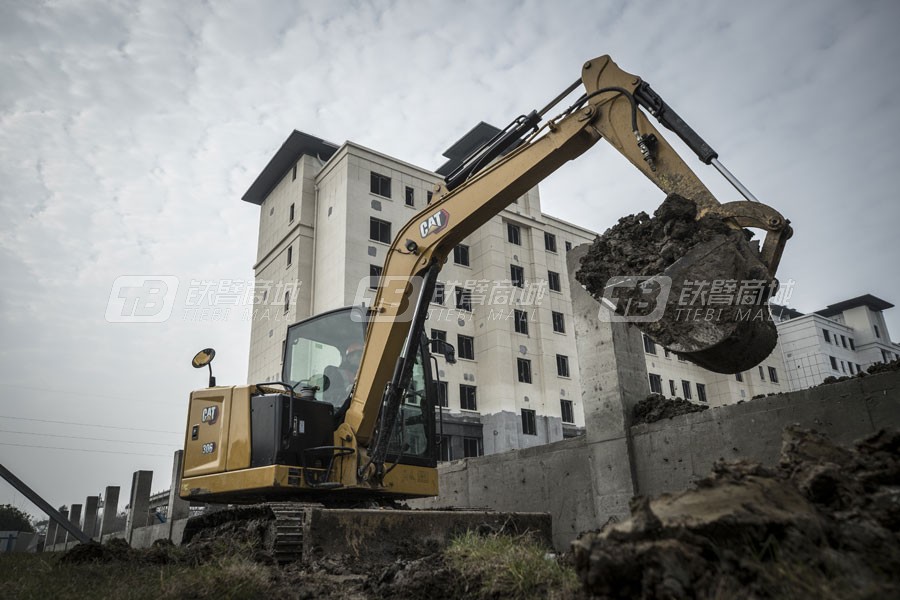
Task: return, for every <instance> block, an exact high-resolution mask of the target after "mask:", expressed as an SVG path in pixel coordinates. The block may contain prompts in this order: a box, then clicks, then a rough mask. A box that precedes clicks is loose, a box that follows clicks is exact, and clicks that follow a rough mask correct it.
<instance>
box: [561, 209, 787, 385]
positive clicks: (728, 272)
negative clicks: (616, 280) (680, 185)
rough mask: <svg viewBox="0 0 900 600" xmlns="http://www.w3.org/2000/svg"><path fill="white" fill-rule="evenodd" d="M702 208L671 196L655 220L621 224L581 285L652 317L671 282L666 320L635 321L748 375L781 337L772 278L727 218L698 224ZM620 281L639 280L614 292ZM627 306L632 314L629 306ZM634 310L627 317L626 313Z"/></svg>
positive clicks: (659, 338) (596, 245)
mask: <svg viewBox="0 0 900 600" xmlns="http://www.w3.org/2000/svg"><path fill="white" fill-rule="evenodd" d="M696 216H697V207H696V205H695V204H694V203H693V202H691V201H690V200H687V199H685V198H682V197H681V196H678V195H674V194H673V195H670V196H669V197H667V198H666V200H665V201H664V202H663V203H662V205H660V207H659V208H658V209H656V211H655V212H654V213H653V217H652V218H651V217H649V216H648V215H647V213H644V212H641V213H638V214H636V215H630V216H627V217H623V218H622V219H619V222H618V224H616V225H615V226H613V227H612V228H610V229H608V230H607V231H606V232H605V233H604V234H603V235H601V236H598V237H597V238H596V239H595V240H594V242H593V243H592V244H591V247H590V249H589V250H588V253H587V254H586V255H585V256H584V257H583V258H582V261H581V268H580V269H579V270H578V272H577V273H576V274H575V277H576V279H577V280H578V281H579V282H580V283H581V284H583V285H584V286H585V288H586V289H587V291H588V292H589V293H590V294H591V295H592V296H594V298H596V299H598V300H601V299H602V298H604V294H605V295H606V297H612V296H613V295H614V297H615V298H617V300H616V305H617V312H619V313H620V314H625V315H626V316H630V317H635V316H637V317H644V316H650V315H652V312H653V309H654V308H656V307H657V302H658V301H660V299H661V298H663V297H664V295H665V294H666V292H667V290H665V283H666V280H661V281H662V283H660V282H659V281H657V282H649V283H648V282H647V279H648V278H649V277H655V276H657V275H664V276H665V277H667V278H669V279H671V289H669V290H668V299H667V300H661V302H665V310H664V312H663V314H662V315H661V318H659V319H650V320H648V321H644V322H641V321H634V320H633V322H635V324H636V325H637V326H638V327H639V328H640V329H641V331H643V332H644V333H646V334H647V335H649V336H650V337H651V338H653V339H654V340H655V341H656V342H657V343H659V344H662V345H663V346H664V347H666V348H669V349H670V350H673V351H675V352H678V353H679V354H681V355H682V356H683V357H685V358H687V359H689V360H691V361H693V362H695V363H697V364H699V365H701V366H703V367H705V368H708V369H711V370H713V371H716V372H720V373H736V372H738V371H743V370H746V369H748V368H750V367H752V366H754V365H756V364H758V363H759V362H761V361H762V360H763V359H765V357H766V356H768V354H769V353H770V352H771V350H772V348H774V346H775V341H776V339H777V333H776V331H775V325H774V323H772V321H771V318H770V316H769V313H768V305H767V304H766V302H767V300H768V296H769V293H770V291H771V290H770V280H771V278H770V276H769V273H768V270H767V268H766V266H765V265H764V264H763V263H762V262H761V261H760V260H759V251H758V248H756V244H755V243H754V244H751V243H750V242H749V241H748V234H747V232H746V231H744V230H740V229H733V228H731V227H729V225H728V224H727V223H726V222H725V220H723V219H722V218H720V217H718V216H714V215H706V216H704V217H702V218H700V219H699V220H698V219H697V218H696ZM613 277H629V278H630V277H638V278H639V279H638V280H635V281H631V282H629V283H627V284H626V283H620V284H616V285H615V290H614V292H613V291H612V290H607V286H608V285H609V283H610V279H611V278H613ZM626 306H627V308H626ZM626 311H627V312H626Z"/></svg>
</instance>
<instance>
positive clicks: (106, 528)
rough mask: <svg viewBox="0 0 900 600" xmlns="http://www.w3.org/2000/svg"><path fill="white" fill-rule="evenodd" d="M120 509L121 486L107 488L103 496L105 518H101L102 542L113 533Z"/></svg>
mask: <svg viewBox="0 0 900 600" xmlns="http://www.w3.org/2000/svg"><path fill="white" fill-rule="evenodd" d="M118 509H119V486H117V485H109V486H106V492H104V494H103V516H101V517H100V541H101V542H102V541H103V540H104V539H105V538H106V536H108V535H109V534H110V533H112V532H113V526H114V525H115V523H116V514H117V511H118Z"/></svg>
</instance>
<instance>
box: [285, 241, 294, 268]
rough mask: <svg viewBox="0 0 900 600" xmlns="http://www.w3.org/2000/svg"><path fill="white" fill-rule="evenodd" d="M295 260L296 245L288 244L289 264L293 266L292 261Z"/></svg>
mask: <svg viewBox="0 0 900 600" xmlns="http://www.w3.org/2000/svg"><path fill="white" fill-rule="evenodd" d="M292 262H294V247H293V246H288V251H287V266H291V263H292Z"/></svg>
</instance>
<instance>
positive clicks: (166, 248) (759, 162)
mask: <svg viewBox="0 0 900 600" xmlns="http://www.w3.org/2000/svg"><path fill="white" fill-rule="evenodd" d="M898 7H900V4H898V3H897V2H895V1H892V0H887V1H884V2H867V1H845V2H838V1H822V0H810V1H805V2H804V1H794V2H766V1H756V2H752V3H750V2H740V3H738V2H713V1H709V2H699V1H694V2H601V1H596V0H594V1H584V2H566V1H560V0H557V1H554V2H549V1H548V2H537V1H524V2H504V1H492V2H472V3H463V2H424V1H419V2H417V1H398V2H339V1H331V2H325V1H317V2H265V1H254V2H243V3H242V2H219V1H208V2H191V1H188V2H184V1H182V2H162V1H153V2H146V3H133V2H111V1H109V0H104V1H100V2H89V1H73V2H35V1H32V0H21V1H16V0H0V82H2V83H0V273H2V276H3V282H4V285H3V287H2V290H0V335H2V338H0V341H2V344H0V462H2V463H3V464H6V465H7V466H9V467H10V468H11V469H12V470H13V471H14V472H16V473H18V474H19V475H20V477H22V478H23V479H25V480H26V481H28V482H29V483H30V484H31V485H32V486H33V487H34V488H36V489H37V490H38V491H39V492H40V493H42V494H44V495H45V497H46V498H48V500H49V501H50V502H51V503H53V504H54V505H60V504H71V503H73V502H82V501H83V500H84V497H85V496H87V495H90V494H95V493H97V492H99V491H101V490H102V488H103V486H105V485H109V484H116V485H121V486H122V498H123V499H122V501H121V505H124V504H125V502H126V501H127V495H128V487H129V485H130V480H131V472H132V471H134V470H136V469H151V470H154V471H155V477H154V483H153V488H154V490H161V489H164V488H166V487H168V480H169V475H170V456H171V454H172V452H173V451H174V450H175V449H177V448H178V447H180V446H181V439H182V437H181V436H182V435H183V434H182V430H183V428H184V423H185V418H186V401H187V398H188V394H189V392H190V390H191V389H192V388H197V387H202V386H203V385H204V384H205V374H204V372H201V371H195V370H193V369H192V368H191V367H190V365H189V362H190V358H191V356H192V355H193V354H194V352H195V351H197V350H199V349H201V348H204V347H207V346H213V347H215V348H216V349H217V350H218V355H217V359H216V363H215V366H216V369H215V370H216V375H217V376H218V378H219V383H220V384H235V383H244V382H245V378H246V374H247V357H248V345H249V324H248V323H247V322H246V320H244V319H243V318H242V317H241V314H240V312H239V311H234V312H233V313H232V314H231V315H230V317H229V319H228V320H226V321H222V322H214V321H212V320H209V319H207V320H202V321H199V322H194V321H189V320H185V318H184V315H185V311H184V308H185V306H186V302H187V301H188V298H189V294H190V293H191V292H190V289H189V288H191V281H203V280H206V281H218V280H221V279H230V280H237V281H244V282H247V281H250V280H251V279H252V275H253V273H252V264H253V262H254V259H255V252H256V238H257V223H258V216H259V209H258V207H256V206H254V205H251V204H248V203H245V202H242V201H241V200H240V197H241V196H242V195H243V193H244V192H245V191H246V189H247V188H248V186H249V185H250V183H251V182H252V181H253V179H254V178H255V176H256V175H257V174H258V173H259V171H260V170H261V169H262V167H263V166H264V165H265V164H266V162H267V161H268V160H269V158H270V157H271V156H272V155H273V153H274V152H275V151H276V150H277V149H278V147H279V146H280V145H281V143H282V142H283V141H284V140H285V138H286V137H287V136H288V135H289V134H290V132H291V131H292V130H293V129H299V130H301V131H305V132H307V133H310V134H313V135H316V136H319V137H323V138H325V139H327V140H330V141H333V142H336V143H341V142H343V141H345V140H352V141H354V142H356V143H359V144H362V145H364V146H367V147H370V148H373V149H376V150H378V151H381V152H384V153H386V154H388V155H391V156H394V157H397V158H399V159H402V160H405V161H407V162H410V163H413V164H416V165H420V166H422V167H426V168H436V167H437V166H439V165H440V164H442V163H443V162H444V159H443V158H442V157H441V153H442V152H443V150H445V149H446V148H447V147H448V146H449V145H450V144H451V143H452V142H454V141H455V140H456V139H458V138H459V137H460V136H461V135H462V134H463V133H465V132H466V131H468V129H469V128H471V127H472V126H473V125H474V124H475V123H477V122H478V121H480V120H484V121H488V122H490V123H493V124H495V125H504V124H506V123H507V122H509V121H510V120H511V119H512V118H514V117H516V116H518V115H519V114H522V113H524V112H528V111H529V110H531V109H534V108H540V107H541V106H543V104H544V103H545V102H546V101H548V100H549V99H550V98H552V97H553V96H555V95H556V94H557V93H558V92H559V91H561V90H562V89H563V88H565V87H566V86H567V85H568V84H569V83H570V82H572V81H573V80H574V79H576V78H577V77H578V76H579V75H580V69H581V65H582V63H583V62H584V61H585V60H588V59H591V58H594V57H597V56H600V55H602V54H607V53H608V54H610V55H612V56H613V58H614V59H615V60H616V61H617V63H618V64H619V66H620V67H622V68H623V69H625V70H626V71H630V72H632V73H635V74H639V75H640V76H641V77H643V78H644V79H645V80H647V81H649V82H650V83H651V84H652V85H653V87H654V89H655V90H656V91H657V92H659V93H660V94H661V95H662V96H663V97H664V98H665V99H666V100H667V102H668V103H669V104H670V105H671V106H672V107H673V108H675V109H676V110H677V111H678V112H679V113H680V114H681V116H682V117H684V118H685V119H686V120H687V121H688V122H689V123H690V124H691V125H692V126H693V127H694V129H696V130H697V131H698V132H699V133H701V135H703V136H704V137H705V138H706V140H707V141H708V142H709V143H710V144H711V145H712V146H713V147H714V148H716V150H718V152H719V155H720V158H721V160H722V162H723V163H724V164H725V165H726V166H728V167H729V168H730V169H731V170H732V171H733V172H734V173H735V174H736V175H737V176H738V177H739V178H740V179H741V180H742V181H743V182H744V183H745V184H746V185H747V186H748V187H749V188H750V189H751V190H752V191H753V192H754V193H755V194H756V196H757V197H759V198H760V200H762V201H763V202H766V203H767V204H770V205H771V206H773V207H774V208H776V209H777V210H779V211H781V212H782V213H783V214H784V215H785V216H786V217H788V218H789V219H791V221H792V222H793V224H794V229H795V231H796V233H795V236H794V238H793V239H792V240H791V241H790V242H789V244H788V246H787V249H786V250H785V254H784V260H783V262H782V266H781V268H780V273H779V275H780V279H781V280H782V281H787V280H791V279H792V280H794V281H795V282H796V283H795V285H794V287H793V293H792V295H791V297H790V300H789V304H790V305H791V306H793V307H795V308H797V309H799V310H801V311H812V310H817V309H820V308H823V307H824V306H825V305H827V304H831V303H834V302H837V301H840V300H844V299H847V298H851V297H854V296H858V295H860V294H864V293H872V294H875V295H877V296H879V297H882V298H884V299H885V300H887V301H889V302H898V301H900V278H898V277H897V275H898V273H897V264H898V247H900V245H898V243H897V233H898V221H900V219H898V216H900V208H898V202H897V192H896V173H897V164H896V163H897V158H898V152H897V149H896V148H897V143H898V142H897V140H898V139H900V106H898V104H900V100H898V99H900V79H898V77H897V75H896V71H895V69H896V68H897V67H896V65H897V64H900V41H898V37H900V36H898V35H897V33H896V27H897V26H898V24H900V9H898ZM891 65H894V66H891ZM891 73H894V75H891ZM669 137H670V139H671V138H673V137H674V136H669ZM673 145H676V146H677V144H673ZM678 147H679V148H681V147H680V146H678ZM685 153H686V151H685ZM691 158H693V157H692V155H691ZM691 164H692V166H694V167H695V168H696V169H698V170H699V171H700V174H701V177H702V178H703V179H704V181H706V182H707V184H708V185H709V186H710V187H711V188H712V189H713V191H714V193H716V195H717V196H718V197H719V199H720V200H722V201H730V200H737V199H738V196H737V194H736V193H735V192H734V191H733V190H732V189H731V188H730V187H729V186H728V184H727V183H724V181H722V180H721V179H720V178H719V177H718V175H717V174H716V173H715V172H714V171H712V170H711V169H710V168H709V167H704V166H703V165H702V164H700V163H699V162H698V161H696V160H692V161H691ZM541 195H542V201H543V209H544V211H545V212H547V213H549V214H552V215H555V216H557V217H560V218H563V219H566V220H568V221H571V222H574V223H577V224H579V225H582V226H584V227H588V228H590V229H593V230H595V231H603V230H605V229H606V228H607V227H609V226H611V225H612V224H614V223H615V221H616V219H617V218H618V217H620V216H623V215H625V214H629V213H633V212H636V211H638V210H646V211H648V212H649V211H652V210H653V209H654V208H655V207H656V206H657V205H658V204H659V203H660V202H661V201H662V197H661V196H660V194H659V192H658V191H657V190H656V189H655V188H654V187H653V186H652V185H650V184H649V182H647V181H646V180H644V179H643V178H642V176H641V175H639V174H638V173H637V171H635V170H633V169H632V168H631V167H630V166H629V165H627V163H626V162H625V161H624V159H623V158H621V157H620V156H619V155H617V154H616V153H615V152H614V151H613V150H611V149H610V148H608V147H603V146H602V142H601V144H600V145H598V147H597V148H594V149H592V150H591V151H590V152H589V153H588V154H587V155H586V156H584V157H582V158H581V159H580V160H579V161H577V162H576V163H572V164H569V165H567V166H565V167H563V169H561V170H560V171H559V172H558V173H556V174H555V175H554V176H552V177H551V178H550V179H549V180H548V181H547V182H545V184H544V185H543V186H542V187H541ZM142 274H155V275H167V276H174V277H176V278H177V279H178V283H179V286H178V296H177V300H176V303H175V307H174V310H173V312H172V316H171V317H170V318H169V320H168V321H166V322H165V323H157V324H153V323H150V324H122V323H108V322H107V321H106V318H105V314H106V308H107V302H108V299H109V296H110V290H111V287H112V285H113V282H114V281H115V280H116V278H117V277H119V276H121V275H142ZM886 316H887V319H888V323H889V326H890V327H891V328H892V330H893V337H894V339H898V338H900V308H896V309H892V310H889V311H887V313H886ZM27 419H38V420H27ZM76 423H83V424H93V425H94V426H92V427H87V426H82V425H75V424H76ZM36 434H41V435H36ZM51 436H68V437H51ZM83 438H94V439H83ZM34 446H39V447H34ZM75 449H79V450H75ZM87 450H89V451H87ZM7 502H12V503H15V504H17V505H19V506H20V507H23V508H25V509H26V510H29V511H31V512H32V513H35V514H36V513H37V511H36V510H35V509H33V507H31V506H30V505H29V504H28V503H27V502H26V501H24V500H23V499H22V497H21V496H20V495H18V494H16V493H15V492H14V491H13V490H12V488H11V487H9V486H8V485H6V484H5V483H3V482H0V503H7Z"/></svg>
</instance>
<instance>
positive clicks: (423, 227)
mask: <svg viewBox="0 0 900 600" xmlns="http://www.w3.org/2000/svg"><path fill="white" fill-rule="evenodd" d="M449 222H450V213H448V212H447V211H446V210H444V209H443V208H442V209H441V211H440V212H437V213H435V214H433V215H431V216H430V217H428V218H427V219H425V220H424V221H422V222H421V223H420V224H419V233H420V234H421V235H422V237H425V236H426V235H428V234H430V233H437V232H438V231H440V230H442V229H443V228H444V227H446V226H447V223H449Z"/></svg>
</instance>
